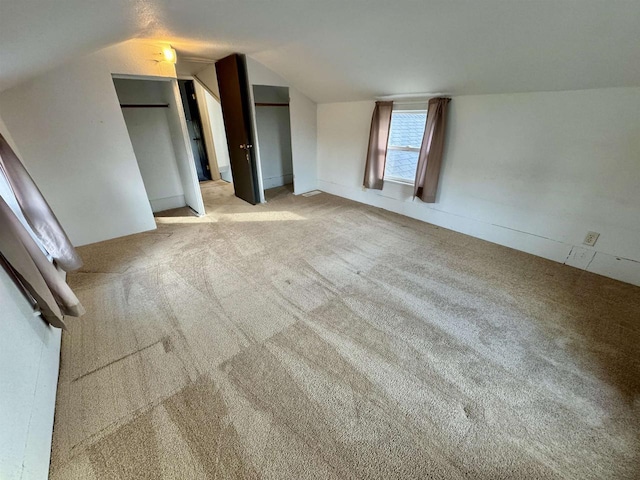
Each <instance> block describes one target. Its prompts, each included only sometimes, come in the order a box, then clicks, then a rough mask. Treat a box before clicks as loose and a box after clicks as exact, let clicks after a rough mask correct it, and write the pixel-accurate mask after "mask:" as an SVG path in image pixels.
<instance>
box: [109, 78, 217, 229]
mask: <svg viewBox="0 0 640 480" xmlns="http://www.w3.org/2000/svg"><path fill="white" fill-rule="evenodd" d="M111 77H112V78H123V79H127V80H151V81H154V82H169V83H170V84H171V92H172V93H173V95H172V97H171V98H170V99H169V107H170V109H174V110H175V111H176V112H177V114H178V120H179V125H180V133H181V136H182V141H183V144H184V148H185V154H186V159H182V160H181V158H180V156H179V155H176V161H177V162H178V172H179V173H180V180H181V182H182V187H183V190H184V197H185V202H187V206H188V207H189V208H191V210H193V211H194V212H195V213H196V215H198V216H199V217H202V216H203V215H205V214H206V211H205V208H204V200H203V199H202V191H201V190H200V181H199V180H198V172H197V171H196V163H195V157H194V155H193V151H192V149H191V142H190V140H189V131H188V129H187V119H186V117H185V115H184V110H183V109H182V96H181V95H180V87H179V86H178V78H177V77H176V78H172V77H155V76H151V75H123V74H117V73H113V74H111ZM112 84H113V82H112ZM113 88H114V92H115V85H114V86H113ZM116 99H117V95H116ZM129 141H131V140H130V139H129ZM131 148H132V149H133V146H132V147H131ZM188 197H191V199H189V198H188Z"/></svg>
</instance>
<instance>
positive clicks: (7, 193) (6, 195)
mask: <svg viewBox="0 0 640 480" xmlns="http://www.w3.org/2000/svg"><path fill="white" fill-rule="evenodd" d="M0 197H2V199H3V200H4V201H5V202H6V204H7V205H8V206H9V208H10V209H11V210H12V211H13V213H14V214H15V216H16V217H18V220H20V222H21V223H22V225H23V226H24V228H26V229H27V232H29V235H31V238H33V240H34V241H35V242H36V245H38V247H40V250H42V253H44V254H45V255H46V256H47V258H48V259H49V260H52V257H51V255H49V253H48V252H47V250H46V249H45V248H44V245H42V242H41V241H40V239H39V238H38V237H37V235H36V234H35V233H34V231H33V229H32V228H31V225H29V223H28V222H27V219H26V218H24V214H23V213H22V209H21V208H20V205H19V204H18V200H17V199H16V197H15V195H14V194H13V189H12V188H11V186H10V185H9V181H8V180H7V178H6V177H5V176H4V173H3V172H2V171H0Z"/></svg>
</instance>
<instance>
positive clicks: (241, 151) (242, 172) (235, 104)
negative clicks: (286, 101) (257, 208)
mask: <svg viewBox="0 0 640 480" xmlns="http://www.w3.org/2000/svg"><path fill="white" fill-rule="evenodd" d="M216 74H217V76H218V88H219V90H220V105H221V106H222V117H223V119H224V129H225V131H226V133H227V144H228V146H229V158H230V160H231V173H232V175H233V187H234V189H235V192H236V197H239V198H241V199H243V200H245V201H247V202H249V203H251V204H253V205H255V204H256V203H257V202H258V200H257V199H258V198H259V196H258V179H257V176H256V168H255V158H254V154H253V152H254V148H253V146H254V142H253V129H252V122H251V107H250V102H249V86H248V81H247V66H246V62H245V58H244V55H238V54H233V55H229V56H228V57H225V58H223V59H222V60H218V61H217V62H216Z"/></svg>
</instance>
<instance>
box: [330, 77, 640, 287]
mask: <svg viewBox="0 0 640 480" xmlns="http://www.w3.org/2000/svg"><path fill="white" fill-rule="evenodd" d="M372 111H373V102H353V103H335V104H323V105H319V106H318V187H319V188H320V189H322V190H324V191H326V192H329V193H333V194H336V195H341V196H344V197H347V198H351V199H353V200H357V201H360V202H364V203H368V204H371V205H375V206H378V207H381V208H385V209H387V210H391V211H395V212H398V213H401V214H404V215H407V216H410V217H414V218H417V219H420V220H424V221H427V222H430V223H433V224H436V225H440V226H443V227H446V228H450V229H452V230H456V231H459V232H463V233H466V234H469V235H472V236H476V237H479V238H483V239H486V240H489V241H491V242H495V243H499V244H502V245H506V246H509V247H512V248H515V249H518V250H522V251H525V252H529V253H532V254H534V255H539V256H542V257H545V258H549V259H551V260H555V261H557V262H562V263H567V264H568V265H572V266H575V267H578V268H582V269H586V270H588V271H592V272H595V273H599V274H601V275H606V276H609V277H612V278H616V279H619V280H622V281H625V282H629V283H633V284H636V285H640V241H638V239H639V238H640V220H639V219H640V188H639V187H638V185H640V134H639V133H638V132H640V88H612V89H598V90H583V91H568V92H546V93H545V92H543V93H526V94H509V95H480V96H461V97H454V98H453V100H452V101H451V103H450V117H449V131H448V139H447V140H448V141H447V146H446V151H445V159H444V166H443V171H442V174H441V179H440V187H439V195H438V198H437V203H435V204H432V205H428V204H423V203H422V202H420V201H419V200H412V197H411V193H412V192H411V188H410V187H406V186H403V185H399V184H393V183H389V182H387V183H386V184H385V188H384V189H383V190H382V191H374V190H369V191H363V189H362V178H363V172H364V160H365V155H366V149H367V137H368V132H369V126H370V122H371V113H372ZM587 231H596V232H600V233H601V236H600V239H599V240H598V242H597V244H596V245H595V247H593V248H591V247H586V246H583V245H582V241H583V239H584V236H585V234H586V233H587Z"/></svg>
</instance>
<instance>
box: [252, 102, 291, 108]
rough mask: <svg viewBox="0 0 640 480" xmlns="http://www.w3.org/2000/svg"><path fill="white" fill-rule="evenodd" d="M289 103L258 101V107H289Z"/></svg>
mask: <svg viewBox="0 0 640 480" xmlns="http://www.w3.org/2000/svg"><path fill="white" fill-rule="evenodd" d="M288 106H289V104H288V103H261V102H256V107H288Z"/></svg>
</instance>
